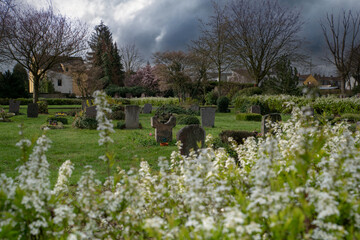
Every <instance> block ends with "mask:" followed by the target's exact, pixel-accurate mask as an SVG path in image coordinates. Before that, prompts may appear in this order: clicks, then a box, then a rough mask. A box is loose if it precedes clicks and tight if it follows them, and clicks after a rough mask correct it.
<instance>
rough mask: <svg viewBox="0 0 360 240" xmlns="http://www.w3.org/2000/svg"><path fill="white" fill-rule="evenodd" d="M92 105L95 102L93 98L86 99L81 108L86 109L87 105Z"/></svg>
mask: <svg viewBox="0 0 360 240" xmlns="http://www.w3.org/2000/svg"><path fill="white" fill-rule="evenodd" d="M92 105H93V104H92V101H91V99H84V100H82V102H81V110H83V111H84V110H85V109H86V108H87V107H91V106H92Z"/></svg>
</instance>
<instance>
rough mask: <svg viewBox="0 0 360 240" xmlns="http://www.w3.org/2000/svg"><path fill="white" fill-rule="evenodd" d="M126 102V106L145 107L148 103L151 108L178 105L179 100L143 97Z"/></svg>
mask: <svg viewBox="0 0 360 240" xmlns="http://www.w3.org/2000/svg"><path fill="white" fill-rule="evenodd" d="M128 100H129V103H128V104H131V105H145V104H146V103H149V104H151V105H152V106H162V105H177V104H179V98H164V97H145V98H131V99H128Z"/></svg>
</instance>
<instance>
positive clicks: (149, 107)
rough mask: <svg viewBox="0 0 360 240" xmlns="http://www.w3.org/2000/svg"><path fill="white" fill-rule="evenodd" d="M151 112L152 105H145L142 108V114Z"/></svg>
mask: <svg viewBox="0 0 360 240" xmlns="http://www.w3.org/2000/svg"><path fill="white" fill-rule="evenodd" d="M151 111H152V105H151V104H150V103H146V104H145V105H144V108H143V113H146V114H149V113H151Z"/></svg>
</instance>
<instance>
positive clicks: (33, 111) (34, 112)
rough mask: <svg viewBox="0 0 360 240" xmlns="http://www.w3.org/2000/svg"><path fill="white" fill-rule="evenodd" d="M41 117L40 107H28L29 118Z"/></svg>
mask: <svg viewBox="0 0 360 240" xmlns="http://www.w3.org/2000/svg"><path fill="white" fill-rule="evenodd" d="M38 115H39V105H38V104H37V103H29V104H28V107H27V117H30V118H37V117H38Z"/></svg>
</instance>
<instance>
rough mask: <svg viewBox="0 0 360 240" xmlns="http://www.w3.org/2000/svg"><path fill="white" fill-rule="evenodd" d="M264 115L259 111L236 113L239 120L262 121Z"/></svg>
mask: <svg viewBox="0 0 360 240" xmlns="http://www.w3.org/2000/svg"><path fill="white" fill-rule="evenodd" d="M261 119H262V115H261V114H257V113H238V114H236V120H239V121H256V122H261Z"/></svg>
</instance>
